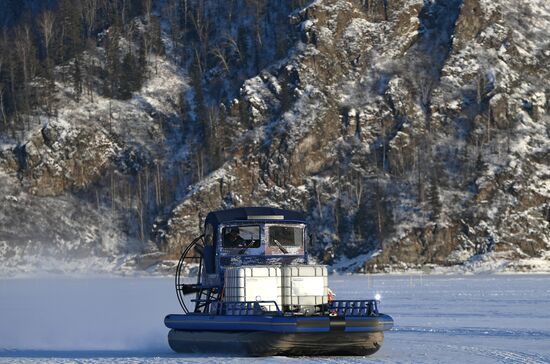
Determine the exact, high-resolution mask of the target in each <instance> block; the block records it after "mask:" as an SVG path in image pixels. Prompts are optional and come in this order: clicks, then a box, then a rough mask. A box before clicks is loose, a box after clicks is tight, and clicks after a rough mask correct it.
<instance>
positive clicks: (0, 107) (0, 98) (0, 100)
mask: <svg viewBox="0 0 550 364" xmlns="http://www.w3.org/2000/svg"><path fill="white" fill-rule="evenodd" d="M1 68H2V67H0V69H1ZM0 112H1V113H2V121H3V123H4V126H6V125H7V124H8V119H7V117H6V111H5V110H4V85H3V84H2V83H0Z"/></svg>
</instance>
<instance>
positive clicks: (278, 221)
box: [203, 207, 310, 283]
mask: <svg viewBox="0 0 550 364" xmlns="http://www.w3.org/2000/svg"><path fill="white" fill-rule="evenodd" d="M309 242H310V239H309V233H308V231H307V226H306V219H305V216H304V214H303V213H301V212H298V211H291V210H283V209H278V208H271V207H240V208H234V209H228V210H221V211H213V212H210V213H209V214H208V215H207V216H206V220H205V223H204V252H203V259H204V268H205V270H204V271H205V272H206V274H207V275H208V277H203V278H205V279H206V280H207V281H209V282H210V283H215V281H217V282H220V280H221V279H222V278H223V272H224V268H225V267H227V266H240V265H254V264H255V265H258V264H260V265H270V264H293V263H307V247H308V244H309ZM213 275H215V276H216V278H217V279H214V277H213Z"/></svg>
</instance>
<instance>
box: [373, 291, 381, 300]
mask: <svg viewBox="0 0 550 364" xmlns="http://www.w3.org/2000/svg"><path fill="white" fill-rule="evenodd" d="M374 299H375V300H376V301H380V300H381V299H382V296H380V293H377V294H375V295H374Z"/></svg>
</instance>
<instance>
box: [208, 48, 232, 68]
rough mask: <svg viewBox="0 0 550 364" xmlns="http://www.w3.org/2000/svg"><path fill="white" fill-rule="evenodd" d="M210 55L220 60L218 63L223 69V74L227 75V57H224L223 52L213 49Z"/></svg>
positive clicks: (220, 49)
mask: <svg viewBox="0 0 550 364" xmlns="http://www.w3.org/2000/svg"><path fill="white" fill-rule="evenodd" d="M212 54H213V55H214V56H215V57H216V58H217V59H219V60H220V63H221V64H222V66H223V68H224V69H225V72H227V73H229V64H228V62H227V57H226V55H225V50H224V49H223V48H220V47H215V48H214V49H213V50H212Z"/></svg>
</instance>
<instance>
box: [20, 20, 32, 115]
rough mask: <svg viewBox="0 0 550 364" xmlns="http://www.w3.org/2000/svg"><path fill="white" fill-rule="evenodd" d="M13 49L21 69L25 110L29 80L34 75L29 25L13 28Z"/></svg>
mask: <svg viewBox="0 0 550 364" xmlns="http://www.w3.org/2000/svg"><path fill="white" fill-rule="evenodd" d="M15 51H16V53H17V56H18V57H19V60H20V62H21V69H22V71H23V90H24V94H25V106H26V109H27V110H26V111H27V112H28V111H29V109H30V92H29V81H30V80H31V79H32V77H33V76H34V71H35V65H33V59H32V56H33V54H32V52H33V44H32V33H31V28H30V26H29V25H23V26H21V27H18V28H17V29H16V30H15Z"/></svg>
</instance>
